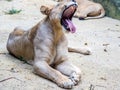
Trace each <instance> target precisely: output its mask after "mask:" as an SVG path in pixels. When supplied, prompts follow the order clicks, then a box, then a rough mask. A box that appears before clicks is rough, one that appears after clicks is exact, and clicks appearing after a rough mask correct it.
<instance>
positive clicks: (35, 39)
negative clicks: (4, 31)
mask: <svg viewBox="0 0 120 90" xmlns="http://www.w3.org/2000/svg"><path fill="white" fill-rule="evenodd" d="M76 8H77V4H76V2H72V1H69V2H67V1H64V2H60V3H59V4H57V5H56V6H55V7H53V8H51V9H50V8H48V7H46V6H41V8H40V10H41V12H42V13H43V14H45V15H47V16H46V18H44V19H43V20H42V21H41V22H39V23H38V24H37V25H35V26H34V27H33V28H31V29H30V30H28V31H25V30H22V29H20V28H15V30H14V31H13V32H11V33H10V35H9V38H8V41H7V49H8V51H9V53H11V54H12V55H14V56H15V57H17V58H22V59H24V60H27V61H28V62H29V61H30V60H33V67H34V71H35V73H36V74H38V75H40V76H42V77H44V78H46V79H49V80H51V81H53V82H55V83H56V84H57V85H58V86H60V87H62V88H72V87H73V86H74V85H77V84H78V82H79V81H80V78H81V71H80V69H79V68H77V67H76V66H74V65H73V64H72V63H70V62H69V61H68V57H67V53H68V43H67V39H66V37H65V34H64V33H65V32H64V30H63V27H64V28H65V29H66V31H68V32H72V33H74V32H75V31H76V28H75V26H74V25H73V23H72V21H71V20H72V17H73V15H74V13H75V11H76ZM62 26H63V27H62ZM73 51H74V50H73Z"/></svg>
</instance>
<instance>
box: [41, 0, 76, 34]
mask: <svg viewBox="0 0 120 90" xmlns="http://www.w3.org/2000/svg"><path fill="white" fill-rule="evenodd" d="M76 9H77V4H76V2H74V1H73V0H71V1H69V2H68V1H63V2H60V3H58V4H57V5H56V6H52V7H46V6H41V8H40V11H41V12H42V13H43V14H45V15H47V16H48V17H49V18H50V19H51V20H56V19H57V20H59V22H57V23H60V24H61V25H62V26H63V27H64V28H65V29H66V30H67V31H70V32H72V33H74V32H75V31H76V28H75V26H74V24H73V23H72V17H73V15H74V13H75V11H76Z"/></svg>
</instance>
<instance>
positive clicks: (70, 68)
mask: <svg viewBox="0 0 120 90" xmlns="http://www.w3.org/2000/svg"><path fill="white" fill-rule="evenodd" d="M56 69H57V70H58V71H60V72H61V73H63V74H64V75H67V76H68V77H69V78H70V79H71V80H72V82H73V83H74V85H77V84H78V83H79V81H80V79H81V71H80V69H79V68H77V67H76V66H74V65H73V64H72V63H70V62H68V61H64V62H62V63H61V64H59V65H57V66H56Z"/></svg>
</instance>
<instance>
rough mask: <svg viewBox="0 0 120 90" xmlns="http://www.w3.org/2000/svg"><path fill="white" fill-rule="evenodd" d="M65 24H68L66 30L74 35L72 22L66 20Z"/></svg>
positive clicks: (74, 29) (74, 28)
mask: <svg viewBox="0 0 120 90" xmlns="http://www.w3.org/2000/svg"><path fill="white" fill-rule="evenodd" d="M66 22H67V24H68V27H67V28H69V29H70V32H71V33H75V31H76V27H75V26H74V25H73V23H72V21H71V20H69V19H66Z"/></svg>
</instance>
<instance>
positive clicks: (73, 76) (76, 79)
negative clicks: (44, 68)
mask: <svg viewBox="0 0 120 90" xmlns="http://www.w3.org/2000/svg"><path fill="white" fill-rule="evenodd" d="M70 79H71V80H72V81H73V83H74V85H77V84H78V83H79V82H80V79H81V74H77V73H76V72H73V73H72V74H71V75H70Z"/></svg>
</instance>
